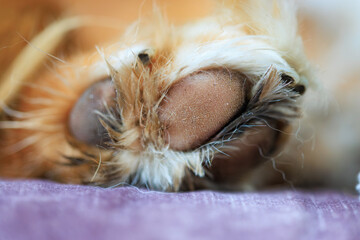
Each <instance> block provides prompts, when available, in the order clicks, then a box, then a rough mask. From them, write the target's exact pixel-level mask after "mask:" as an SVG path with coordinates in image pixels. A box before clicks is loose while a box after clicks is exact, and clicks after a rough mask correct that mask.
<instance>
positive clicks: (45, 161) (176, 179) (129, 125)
mask: <svg viewBox="0 0 360 240" xmlns="http://www.w3.org/2000/svg"><path fill="white" fill-rule="evenodd" d="M297 21H298V20H297V7H296V5H295V3H294V2H293V1H285V0H277V1H267V0H256V1H254V0H252V1H245V0H243V1H240V0H237V1H235V0H229V1H219V3H218V7H217V11H215V13H213V14H211V15H209V16H208V17H206V18H204V19H201V20H198V21H197V22H192V23H189V24H185V25H179V26H174V25H172V24H170V23H169V22H168V20H167V19H166V18H165V17H164V16H163V15H162V14H161V13H160V10H158V9H157V8H156V7H155V10H154V14H153V16H152V17H148V18H146V19H140V20H139V21H138V22H136V23H134V24H133V25H131V26H130V27H129V28H128V29H127V30H126V31H125V32H124V33H123V34H122V36H121V38H119V39H116V43H115V44H109V45H108V46H106V47H97V48H94V49H93V50H92V51H89V52H87V53H81V54H78V55H74V56H69V57H67V58H66V60H65V61H63V60H62V59H58V58H55V57H53V56H52V55H50V54H53V52H54V51H55V49H56V47H57V45H58V42H61V41H62V40H63V39H65V36H67V34H68V32H69V31H70V30H73V29H77V28H80V27H81V26H86V25H91V24H93V23H94V21H93V20H89V18H88V17H87V18H84V17H77V18H69V19H65V20H59V21H57V22H54V23H53V24H51V25H49V26H48V27H47V28H45V29H44V30H43V31H42V32H41V33H39V34H38V35H37V37H36V38H33V40H32V43H31V44H29V45H27V46H26V47H25V48H24V49H23V50H22V52H21V53H20V54H18V55H17V56H18V57H17V58H16V59H15V60H14V61H13V63H12V67H9V68H8V69H7V71H6V72H5V73H4V74H3V75H2V80H1V89H0V90H1V91H0V99H1V102H2V104H3V105H2V110H3V115H2V121H1V122H0V129H1V132H0V134H1V135H0V136H1V139H0V141H1V144H2V145H1V149H0V157H1V161H0V175H1V176H4V177H42V178H48V179H52V180H56V181H61V182H66V183H86V184H89V183H90V184H96V185H102V186H118V185H123V184H133V185H137V186H146V187H149V188H152V189H158V190H168V191H170V190H180V189H181V190H188V189H196V188H215V189H223V190H228V189H230V190H242V189H253V188H261V187H263V186H264V185H265V186H266V185H269V184H270V183H271V182H272V180H269V178H271V179H273V177H272V176H268V175H276V174H278V172H280V173H281V174H284V172H283V170H279V169H278V167H279V166H281V165H282V164H283V163H286V162H295V164H293V165H295V166H297V163H298V162H299V161H302V160H303V154H305V158H308V159H309V161H311V160H312V159H313V158H318V156H317V154H313V151H312V150H307V148H308V147H307V144H306V142H307V140H308V139H309V137H308V136H306V134H307V131H308V129H307V127H308V126H310V125H312V124H315V123H317V121H318V122H321V120H314V118H316V117H318V116H315V115H311V114H312V111H313V110H312V109H311V108H312V105H313V104H312V103H311V102H310V103H309V102H308V101H310V100H308V99H313V97H312V96H315V97H316V96H317V93H319V91H320V89H321V87H320V85H321V84H320V83H319V81H318V80H317V78H316V76H315V74H314V70H313V68H312V67H311V64H310V63H309V61H308V59H307V57H306V55H305V52H304V47H303V42H302V39H301V37H300V35H299V31H298V22H297ZM52 32H53V33H52ZM50 37H51V38H50ZM52 38H53V39H52ZM44 52H46V53H47V54H48V55H47V56H50V57H51V58H55V60H54V61H56V64H55V66H54V67H48V69H45V70H42V71H39V70H38V71H39V72H38V73H35V70H36V69H38V65H39V63H40V62H41V61H42V60H43V59H44V56H46V55H44ZM18 69H21V71H19V70H18ZM217 69H221V71H223V70H225V71H228V72H236V73H239V74H241V75H242V76H244V77H243V79H244V82H246V83H244V87H245V86H246V89H247V90H246V94H245V95H246V101H247V106H246V108H245V109H244V112H243V113H242V114H241V115H239V116H236V118H235V116H234V119H233V121H232V122H230V124H228V125H227V126H226V127H225V128H224V129H222V131H220V132H219V133H218V134H217V135H216V136H214V138H212V139H210V140H209V141H208V142H207V143H206V144H201V146H200V147H197V148H195V149H186V150H184V151H178V150H176V149H172V148H171V147H169V144H168V142H167V136H168V132H167V131H168V130H167V129H168V126H167V125H166V124H164V122H163V121H162V119H161V118H159V112H161V111H162V110H161V109H162V106H163V101H167V98H168V97H169V96H168V92H169V91H170V90H171V89H172V88H173V87H174V86H175V85H176V84H178V83H179V82H181V81H182V80H183V79H185V78H187V77H189V76H190V77H191V76H195V75H196V74H198V73H199V72H204V73H206V74H208V73H210V72H211V71H218V70H217ZM18 71H19V73H18V74H16V72H18ZM34 73H35V74H34ZM107 78H111V79H112V83H113V85H114V88H115V90H116V97H115V99H114V100H115V103H114V106H115V107H112V108H110V107H107V106H105V108H106V111H103V112H99V113H97V114H98V116H99V119H100V120H99V121H100V122H101V125H102V126H103V127H104V128H105V129H106V131H107V135H108V137H109V138H110V140H111V141H109V142H107V143H106V144H105V145H103V146H96V145H91V144H90V145H89V144H86V143H84V142H83V141H79V139H76V137H74V134H73V131H74V130H71V127H69V120H68V119H69V116H71V115H72V114H73V109H74V105H75V104H76V103H77V102H78V99H81V96H84V95H83V94H86V93H84V92H85V91H86V90H87V89H88V88H89V86H93V84H94V83H96V82H98V81H101V80H104V79H107ZM304 92H305V94H304ZM303 94H304V95H303ZM303 98H304V99H303ZM170 100H171V99H170ZM104 104H105V105H106V104H107V103H104ZM179 104H182V103H181V102H180V103H179ZM310 105H311V106H310ZM308 106H310V107H308ZM95 110H96V109H95ZM319 119H322V117H320V118H319ZM80 128H81V127H80ZM85 129H86V128H85ZM75 131H76V130H75ZM230 133H231V134H230ZM310 135H311V134H310ZM317 147H318V149H322V148H323V145H322V142H320V144H318V145H317ZM234 149H235V150H234ZM239 149H240V150H239ZM321 153H322V154H323V156H325V155H326V154H328V153H327V151H326V150H324V151H321ZM239 155H241V156H239ZM313 155H314V156H315V157H314V156H313ZM227 158H229V159H230V160H227ZM268 159H269V161H266V160H268ZM232 161H233V162H232ZM263 162H265V163H263ZM269 163H270V164H271V168H270V169H272V170H273V169H275V170H276V171H278V172H276V171H275V172H274V171H272V172H271V173H268V172H267V171H268V170H267V168H266V165H268V164H269ZM259 164H260V167H258V166H259ZM255 167H257V168H255ZM253 169H255V170H253ZM294 169H298V168H290V169H288V168H287V167H286V165H285V167H284V171H285V170H286V171H287V176H283V175H281V178H282V180H285V181H288V179H287V178H288V177H290V176H298V174H295V173H294V172H296V170H294ZM264 172H267V173H266V174H264ZM278 175H279V174H278ZM279 176H280V175H279ZM275 179H276V178H275ZM292 182H296V178H294V180H293V181H292Z"/></svg>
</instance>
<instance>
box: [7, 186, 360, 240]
mask: <svg viewBox="0 0 360 240" xmlns="http://www.w3.org/2000/svg"><path fill="white" fill-rule="evenodd" d="M18 239H27V240H28V239H29V240H32V239H34V240H49V239H51V240H57V239H63V240H70V239H84V240H92V239H102V240H107V239H111V240H115V239H116V240H117V239H134V240H136V239H156V240H161V239H166V240H171V239H182V240H185V239H206V240H212V239H277V240H278V239H279V240H280V239H316V240H321V239H337V240H339V239H360V201H359V198H358V197H356V196H350V195H346V194H342V193H335V192H317V193H309V192H296V191H276V192H260V193H231V194H230V193H217V192H211V191H202V192H191V193H160V192H152V191H146V190H142V189H137V188H134V187H124V188H115V189H101V188H96V187H86V186H73V185H60V184H55V183H49V182H42V181H0V240H18Z"/></svg>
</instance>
